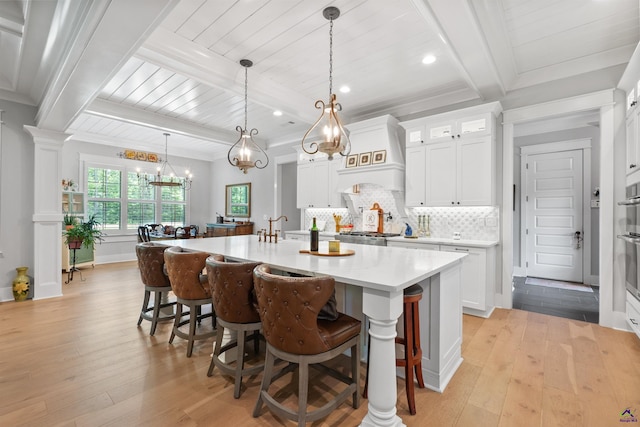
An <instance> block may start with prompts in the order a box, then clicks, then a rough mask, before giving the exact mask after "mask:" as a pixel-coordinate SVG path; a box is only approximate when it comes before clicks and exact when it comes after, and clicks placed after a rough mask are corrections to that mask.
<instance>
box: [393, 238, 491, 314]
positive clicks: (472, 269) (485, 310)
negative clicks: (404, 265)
mask: <svg viewBox="0 0 640 427" xmlns="http://www.w3.org/2000/svg"><path fill="white" fill-rule="evenodd" d="M387 245H388V246H399V247H403V248H412V249H425V250H432V251H437V250H440V251H444V252H462V253H466V254H467V255H468V256H467V257H465V258H464V259H463V260H462V270H461V280H462V311H463V312H464V313H465V314H471V315H473V316H480V317H489V316H491V313H492V312H493V309H494V308H495V304H494V298H495V290H494V287H495V276H496V267H495V266H496V249H495V247H489V248H477V247H469V246H450V245H445V244H439V245H437V244H433V243H418V242H394V241H389V242H387Z"/></svg>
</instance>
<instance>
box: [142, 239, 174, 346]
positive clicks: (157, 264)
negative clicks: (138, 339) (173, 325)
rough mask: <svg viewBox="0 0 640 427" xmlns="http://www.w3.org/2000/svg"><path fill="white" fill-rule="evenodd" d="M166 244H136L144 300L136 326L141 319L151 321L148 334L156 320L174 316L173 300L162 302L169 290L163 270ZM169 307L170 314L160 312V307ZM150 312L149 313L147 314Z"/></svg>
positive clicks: (151, 333)
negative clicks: (151, 300) (151, 304)
mask: <svg viewBox="0 0 640 427" xmlns="http://www.w3.org/2000/svg"><path fill="white" fill-rule="evenodd" d="M167 248H168V246H165V245H161V244H158V243H153V242H142V243H138V244H137V245H136V256H137V257H138V269H139V270H140V279H142V283H143V284H144V300H143V302H142V309H141V310H140V317H139V318H138V326H140V324H141V323H142V320H143V319H144V320H148V321H150V322H151V330H150V331H149V335H152V336H153V335H154V334H155V333H156V326H157V325H158V322H162V321H168V320H172V319H173V318H174V313H173V306H175V305H176V302H175V301H172V302H169V301H168V299H167V302H164V303H163V302H162V300H163V298H167V296H168V293H169V292H170V291H171V283H170V282H169V277H168V276H167V275H166V274H165V271H164V251H165V250H166V249H167ZM151 293H153V306H151V307H149V301H150V299H151ZM168 307H172V308H171V313H170V314H165V313H162V314H161V312H160V310H161V309H164V308H168ZM149 312H151V314H149Z"/></svg>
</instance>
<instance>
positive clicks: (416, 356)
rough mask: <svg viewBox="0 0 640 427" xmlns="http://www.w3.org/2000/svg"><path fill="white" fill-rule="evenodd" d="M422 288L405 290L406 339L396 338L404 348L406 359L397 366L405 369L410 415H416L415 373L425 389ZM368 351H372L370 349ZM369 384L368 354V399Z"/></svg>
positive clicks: (400, 360)
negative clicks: (420, 309)
mask: <svg viewBox="0 0 640 427" xmlns="http://www.w3.org/2000/svg"><path fill="white" fill-rule="evenodd" d="M422 292H423V290H422V287H421V286H420V285H417V284H416V285H413V286H410V287H408V288H406V289H405V290H404V296H403V299H402V303H403V317H404V322H403V329H404V338H400V337H396V340H395V341H396V344H401V345H403V346H404V358H401V359H400V358H397V359H396V366H398V367H404V378H405V389H406V392H407V403H408V404H409V413H410V414H411V415H415V414H416V400H415V393H414V389H415V384H414V381H413V374H414V372H415V375H416V380H418V387H419V388H424V379H423V378H422V348H421V346H420V312H419V302H420V300H421V299H422ZM368 350H371V348H369V349H368ZM368 383H369V354H368V353H367V376H366V380H365V383H364V392H363V393H362V394H363V396H364V397H365V398H366V397H367V388H368V385H369V384H368Z"/></svg>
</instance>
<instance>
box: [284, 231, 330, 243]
mask: <svg viewBox="0 0 640 427" xmlns="http://www.w3.org/2000/svg"><path fill="white" fill-rule="evenodd" d="M318 237H319V240H320V241H321V242H325V241H328V240H333V239H334V237H335V234H332V235H327V234H323V233H320V235H319V236H318ZM284 238H285V239H287V240H299V241H301V242H308V241H310V240H311V235H310V234H309V232H308V231H285V232H284Z"/></svg>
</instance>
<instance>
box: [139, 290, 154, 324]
mask: <svg viewBox="0 0 640 427" xmlns="http://www.w3.org/2000/svg"><path fill="white" fill-rule="evenodd" d="M150 295H151V293H150V292H149V291H148V290H146V289H145V290H144V301H142V310H140V317H138V326H140V324H141V323H142V314H143V313H144V312H145V311H147V307H148V306H149V296H150Z"/></svg>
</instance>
